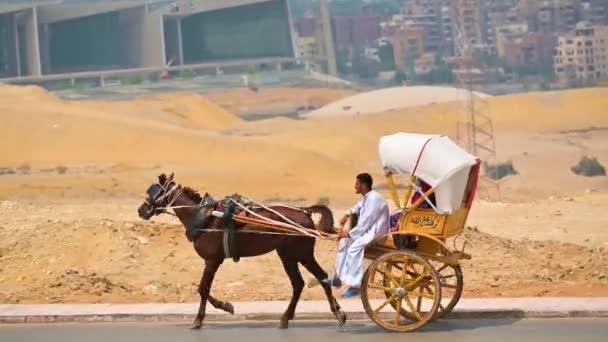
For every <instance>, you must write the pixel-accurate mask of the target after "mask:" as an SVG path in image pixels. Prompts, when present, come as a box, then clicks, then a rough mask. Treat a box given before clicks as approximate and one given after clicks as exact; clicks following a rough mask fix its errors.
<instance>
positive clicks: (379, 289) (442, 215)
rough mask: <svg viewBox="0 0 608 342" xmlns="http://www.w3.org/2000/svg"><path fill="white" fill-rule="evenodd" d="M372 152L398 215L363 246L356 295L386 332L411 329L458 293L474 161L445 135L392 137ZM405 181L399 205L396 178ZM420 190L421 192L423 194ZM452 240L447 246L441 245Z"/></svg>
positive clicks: (446, 307) (441, 311) (443, 310)
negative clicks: (363, 263)
mask: <svg viewBox="0 0 608 342" xmlns="http://www.w3.org/2000/svg"><path fill="white" fill-rule="evenodd" d="M379 153H380V158H381V161H382V166H383V168H384V173H385V175H386V178H387V183H388V187H389V190H390V193H391V197H392V199H393V201H394V202H395V205H396V206H397V208H398V209H397V211H396V212H393V214H392V215H391V221H392V222H395V224H394V225H393V226H392V227H391V231H390V233H389V234H388V235H386V236H383V237H381V238H380V239H377V240H376V241H374V242H372V244H370V245H369V246H368V247H367V249H366V251H365V255H366V258H368V259H372V260H373V261H372V263H371V264H370V265H369V266H368V268H367V270H366V272H365V275H364V277H363V283H362V285H361V297H362V302H363V306H364V307H365V310H366V312H367V314H368V315H369V317H370V318H371V319H372V320H373V321H374V322H375V323H376V324H378V325H380V326H382V327H384V328H386V329H389V330H393V331H412V330H415V329H418V328H420V327H422V326H424V325H425V324H426V323H428V322H429V321H431V320H433V319H436V318H440V317H442V316H443V315H445V314H447V313H448V312H450V311H451V310H452V309H453V308H454V307H455V306H456V304H457V303H458V300H459V299H460V296H461V294H462V290H463V276H462V270H461V268H460V260H462V259H470V256H469V255H467V254H466V253H464V247H465V245H466V244H463V246H462V248H463V249H462V250H457V249H456V238H457V237H458V236H460V235H461V234H462V232H463V230H464V226H465V222H466V219H467V216H468V213H469V210H470V208H471V204H472V202H473V198H474V196H475V191H476V188H477V181H478V178H479V170H480V161H479V160H478V159H477V158H475V157H474V156H472V155H470V154H468V153H466V152H465V151H463V150H462V149H461V148H460V147H458V146H457V145H456V144H454V143H453V142H452V141H451V140H450V139H449V138H447V137H444V136H437V135H422V134H407V133H398V134H394V135H390V136H385V137H382V138H381V139H380V144H379ZM396 176H401V177H402V178H403V180H404V181H405V182H406V186H405V194H404V197H403V201H401V199H400V197H399V194H398V191H397V185H396V182H395V177H396ZM423 189H424V190H426V191H424V190H423ZM449 238H454V241H453V242H454V248H450V247H448V245H447V244H446V243H447V241H448V239H449Z"/></svg>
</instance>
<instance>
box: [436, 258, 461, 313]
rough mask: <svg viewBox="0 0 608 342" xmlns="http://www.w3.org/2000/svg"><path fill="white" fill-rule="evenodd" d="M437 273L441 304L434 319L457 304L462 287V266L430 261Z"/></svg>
mask: <svg viewBox="0 0 608 342" xmlns="http://www.w3.org/2000/svg"><path fill="white" fill-rule="evenodd" d="M431 264H432V265H433V266H435V270H436V271H437V274H438V275H439V282H440V283H441V304H439V310H437V313H436V314H435V317H434V319H439V318H442V317H444V316H445V315H447V314H448V313H450V312H451V311H452V310H454V307H456V304H458V301H459V300H460V297H461V296H462V290H463V288H464V280H463V276H462V268H460V265H456V266H452V265H448V264H445V263H442V262H438V261H431Z"/></svg>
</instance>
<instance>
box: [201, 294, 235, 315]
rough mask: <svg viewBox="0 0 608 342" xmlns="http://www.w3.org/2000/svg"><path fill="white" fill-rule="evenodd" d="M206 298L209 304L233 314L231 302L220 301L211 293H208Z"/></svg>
mask: <svg viewBox="0 0 608 342" xmlns="http://www.w3.org/2000/svg"><path fill="white" fill-rule="evenodd" d="M207 300H208V301H209V304H211V305H213V307H214V308H216V309H220V310H223V311H226V312H227V313H229V314H231V315H234V306H233V305H232V303H230V302H224V301H221V300H219V299H217V298H214V297H212V296H211V295H209V298H208V299H207Z"/></svg>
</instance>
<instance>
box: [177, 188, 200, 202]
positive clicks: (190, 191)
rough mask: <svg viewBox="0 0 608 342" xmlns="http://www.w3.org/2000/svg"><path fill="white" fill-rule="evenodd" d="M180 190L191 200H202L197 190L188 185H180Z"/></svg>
mask: <svg viewBox="0 0 608 342" xmlns="http://www.w3.org/2000/svg"><path fill="white" fill-rule="evenodd" d="M182 191H183V193H184V194H185V195H186V196H188V198H190V199H191V200H193V201H194V202H196V203H200V202H202V201H203V196H201V194H199V193H198V191H196V190H194V189H192V188H190V187H187V186H184V187H182Z"/></svg>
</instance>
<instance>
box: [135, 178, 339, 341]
mask: <svg viewBox="0 0 608 342" xmlns="http://www.w3.org/2000/svg"><path fill="white" fill-rule="evenodd" d="M147 194H148V196H147V198H146V201H145V202H144V203H143V204H142V205H141V206H140V207H139V209H138V213H139V216H140V217H141V218H142V219H144V220H148V219H150V218H151V217H152V216H155V215H159V214H161V213H167V209H169V208H171V207H174V209H173V210H174V212H175V215H176V216H177V217H178V218H179V220H180V221H181V222H182V224H183V225H184V226H185V227H186V229H187V230H188V229H191V228H192V225H196V222H200V220H199V217H200V216H201V215H200V213H201V208H202V207H201V203H202V202H203V198H202V197H201V195H199V194H198V193H197V192H196V191H194V190H192V189H190V188H188V187H182V186H181V185H176V183H175V182H174V181H173V174H171V175H170V176H168V177H167V176H166V175H165V174H161V175H160V176H159V177H158V183H155V184H152V185H151V186H150V188H149V189H148V191H147ZM270 209H272V210H274V211H276V212H278V213H280V214H281V215H283V216H284V217H287V218H288V219H290V220H292V221H293V222H296V223H298V224H300V225H301V226H303V227H305V228H314V229H319V228H318V227H315V225H314V222H313V220H312V218H311V213H317V214H320V215H321V220H320V223H319V226H321V227H322V228H321V229H323V230H325V231H326V232H329V233H333V232H334V229H333V215H332V213H331V210H329V208H327V207H325V206H319V205H317V206H312V207H309V208H290V207H285V206H272V207H270ZM252 210H253V211H254V212H255V213H256V214H258V215H261V216H264V217H268V218H270V219H274V220H281V219H280V218H279V217H278V216H277V215H276V214H274V213H272V212H271V211H268V210H266V209H263V208H254V209H252ZM232 222H234V221H232ZM205 226H206V228H204V229H203V230H202V234H200V235H199V236H198V237H196V238H195V239H194V240H193V245H194V249H195V250H196V253H197V254H198V255H199V256H200V257H201V258H203V259H204V260H205V269H204V271H203V275H202V278H201V281H200V285H199V289H198V290H199V294H200V298H201V302H200V306H199V309H198V314H197V316H196V318H195V320H194V323H193V328H194V329H199V328H201V326H202V325H203V320H204V318H205V306H206V303H207V301H209V303H211V305H213V306H214V307H215V308H217V309H221V310H224V311H226V312H229V313H230V314H234V307H233V306H232V304H231V303H228V302H223V301H220V300H218V299H216V298H214V297H212V296H211V295H210V291H211V283H212V282H213V278H214V276H215V273H216V272H217V270H218V269H219V267H220V265H221V264H222V263H223V262H224V259H225V258H226V254H227V253H225V251H224V243H223V242H224V239H223V234H225V231H224V230H223V228H224V227H223V220H222V218H217V217H214V216H211V217H210V218H209V221H208V224H206V225H205ZM236 228H237V229H242V228H249V229H247V230H248V231H249V232H237V233H236V235H235V238H234V244H233V246H234V247H236V248H235V250H236V251H237V253H238V256H239V257H253V256H257V255H262V254H266V253H269V252H272V251H274V250H276V251H277V253H278V255H279V257H280V258H281V262H282V263H283V268H284V269H285V272H286V273H287V275H288V276H289V280H290V281H291V285H292V287H293V292H292V296H291V301H290V303H289V306H288V307H287V310H286V311H285V313H284V314H283V316H282V318H281V323H280V328H283V329H284V328H287V327H288V325H289V320H291V319H293V318H294V314H295V309H296V305H297V303H298V300H299V299H300V295H301V293H302V290H303V288H304V280H303V279H302V275H301V273H300V270H299V269H298V264H302V265H303V266H304V267H305V268H306V269H307V270H308V271H309V272H310V273H312V274H313V275H314V276H315V278H316V279H317V280H319V281H321V280H322V279H325V278H327V273H326V272H325V271H324V270H323V269H322V268H321V266H319V264H318V263H317V261H316V259H315V256H314V247H315V239H314V238H311V237H307V236H303V235H276V234H275V235H272V234H258V233H255V232H252V231H255V230H256V229H257V230H258V231H259V229H258V227H246V226H244V225H242V224H237V225H236ZM321 284H322V286H323V289H324V290H325V295H326V296H327V300H328V301H329V307H330V309H331V312H332V313H333V314H334V315H335V316H336V318H337V319H338V322H339V324H340V326H342V325H343V324H344V323H345V322H346V314H345V313H344V312H342V311H341V309H340V305H339V304H338V302H337V300H336V299H335V297H334V296H333V294H332V291H331V288H330V286H329V285H325V284H323V283H321Z"/></svg>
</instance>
